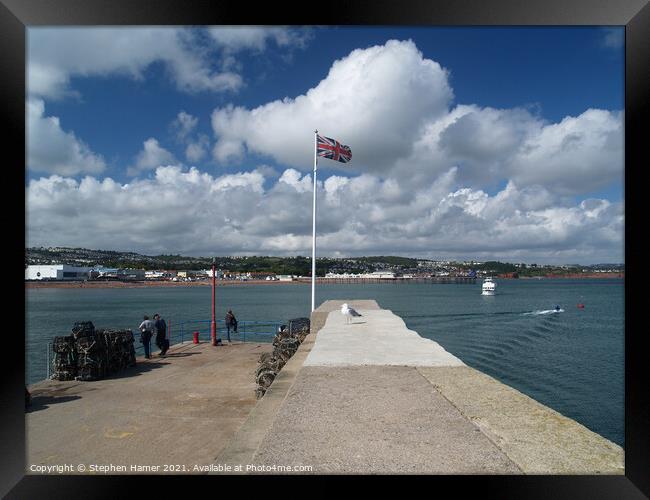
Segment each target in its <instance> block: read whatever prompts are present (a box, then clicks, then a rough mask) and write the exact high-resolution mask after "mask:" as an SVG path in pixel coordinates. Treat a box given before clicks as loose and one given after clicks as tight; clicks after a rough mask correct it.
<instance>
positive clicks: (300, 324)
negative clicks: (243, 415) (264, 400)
mask: <svg viewBox="0 0 650 500" xmlns="http://www.w3.org/2000/svg"><path fill="white" fill-rule="evenodd" d="M308 334H309V318H296V319H291V320H289V323H288V325H282V326H281V327H280V328H279V329H278V332H277V333H276V334H275V337H274V338H273V352H271V353H264V354H262V356H260V361H259V363H260V364H259V366H258V368H257V370H256V372H255V382H256V383H257V389H256V390H255V395H256V396H257V398H258V399H259V398H261V397H262V396H264V394H265V393H266V390H267V389H268V388H269V386H270V385H271V384H272V383H273V380H275V377H276V376H277V374H278V372H279V371H280V370H281V369H282V367H283V366H284V365H285V364H286V363H287V361H289V358H291V356H293V355H294V354H295V352H296V351H297V350H298V347H300V344H301V343H302V342H303V340H305V337H306V336H307V335H308Z"/></svg>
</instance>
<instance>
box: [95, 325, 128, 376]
mask: <svg viewBox="0 0 650 500" xmlns="http://www.w3.org/2000/svg"><path fill="white" fill-rule="evenodd" d="M97 334H98V335H101V336H102V337H103V344H104V345H105V346H106V374H109V373H116V372H119V371H122V370H124V369H125V368H128V367H129V366H135V347H134V346H133V332H132V331H131V330H111V329H99V330H97Z"/></svg>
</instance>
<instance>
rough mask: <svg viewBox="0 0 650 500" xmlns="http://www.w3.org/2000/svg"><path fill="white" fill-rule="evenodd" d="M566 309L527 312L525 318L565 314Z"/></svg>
mask: <svg viewBox="0 0 650 500" xmlns="http://www.w3.org/2000/svg"><path fill="white" fill-rule="evenodd" d="M563 312H564V309H544V310H543V311H530V312H525V313H524V316H539V315H540V314H553V313H563Z"/></svg>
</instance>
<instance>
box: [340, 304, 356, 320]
mask: <svg viewBox="0 0 650 500" xmlns="http://www.w3.org/2000/svg"><path fill="white" fill-rule="evenodd" d="M341 314H344V315H345V319H346V323H350V318H352V317H354V316H361V314H359V313H358V312H357V311H355V310H354V309H352V308H351V307H350V306H348V305H347V304H343V305H342V306H341Z"/></svg>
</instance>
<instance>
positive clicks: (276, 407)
mask: <svg viewBox="0 0 650 500" xmlns="http://www.w3.org/2000/svg"><path fill="white" fill-rule="evenodd" d="M343 302H345V301H327V302H325V303H324V304H322V305H321V306H320V307H319V308H318V309H317V310H316V311H315V312H314V313H312V333H311V334H310V335H309V336H308V337H307V340H306V341H305V342H304V343H303V344H302V345H301V347H300V349H299V350H298V352H297V353H296V354H295V355H294V357H293V358H291V360H290V361H289V363H288V364H287V365H286V366H285V367H284V369H283V370H282V371H281V372H280V374H279V376H278V377H277V378H276V380H275V382H274V383H273V385H271V387H270V388H269V390H268V391H267V393H266V395H265V396H264V397H263V398H262V399H261V400H260V401H259V402H258V404H257V405H256V406H255V408H253V410H252V411H251V414H250V415H249V417H248V419H247V420H246V422H245V423H244V424H243V425H242V427H241V428H240V429H239V431H238V432H237V433H236V434H235V436H234V438H233V440H232V441H231V442H230V443H229V444H228V445H227V446H226V447H225V448H224V450H223V451H222V452H221V453H220V455H219V456H217V459H216V462H217V463H221V464H229V465H230V466H235V465H236V464H256V465H257V466H265V467H267V470H269V471H270V472H273V469H272V468H273V467H274V466H275V467H278V468H279V467H283V469H281V470H285V471H286V470H289V471H290V470H292V469H287V467H288V466H291V467H295V466H302V467H304V466H308V467H309V468H310V472H313V473H361V474H367V473H388V474H394V473H425V474H623V473H624V464H623V457H624V453H623V449H622V448H621V447H620V446H618V445H616V444H614V443H612V442H610V441H608V440H607V439H605V438H603V437H602V436H599V435H598V434H596V433H594V432H592V431H590V430H589V429H587V428H586V427H584V426H582V425H580V424H578V423H577V422H575V421H573V420H571V419H569V418H567V417H564V416H563V415H561V414H559V413H557V412H555V411H554V410H552V409H550V408H548V407H546V406H544V405H542V404H540V403H538V402H536V401H534V400H533V399H531V398H529V397H527V396H525V395H524V394H522V393H520V392H519V391H516V390H515V389H513V388H511V387H508V386H506V385H504V384H502V383H500V382H498V381H497V380H495V379H493V378H491V377H489V376H487V375H485V374H483V373H481V372H479V371H477V370H474V369H472V368H470V367H468V366H465V365H464V364H463V362H462V361H461V360H459V359H458V358H456V357H455V356H453V355H451V354H450V353H448V352H446V351H445V350H444V349H443V348H442V347H441V346H439V345H438V344H437V343H435V342H433V341H431V340H427V339H423V338H421V337H419V335H417V333H416V332H412V331H409V330H408V329H407V328H406V325H405V324H404V322H403V321H402V320H401V318H399V317H397V316H395V315H394V314H393V313H392V312H390V311H386V310H382V309H380V308H379V306H378V305H377V304H376V303H375V302H374V301H353V300H350V301H347V302H348V303H349V304H350V305H351V306H352V307H354V308H355V309H357V311H359V312H360V313H361V314H362V315H363V316H362V317H360V318H355V319H354V322H353V323H351V324H346V321H345V318H344V317H343V315H341V314H340V312H339V309H340V306H341V304H342V303H343ZM258 470H261V469H258ZM294 470H295V469H294Z"/></svg>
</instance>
